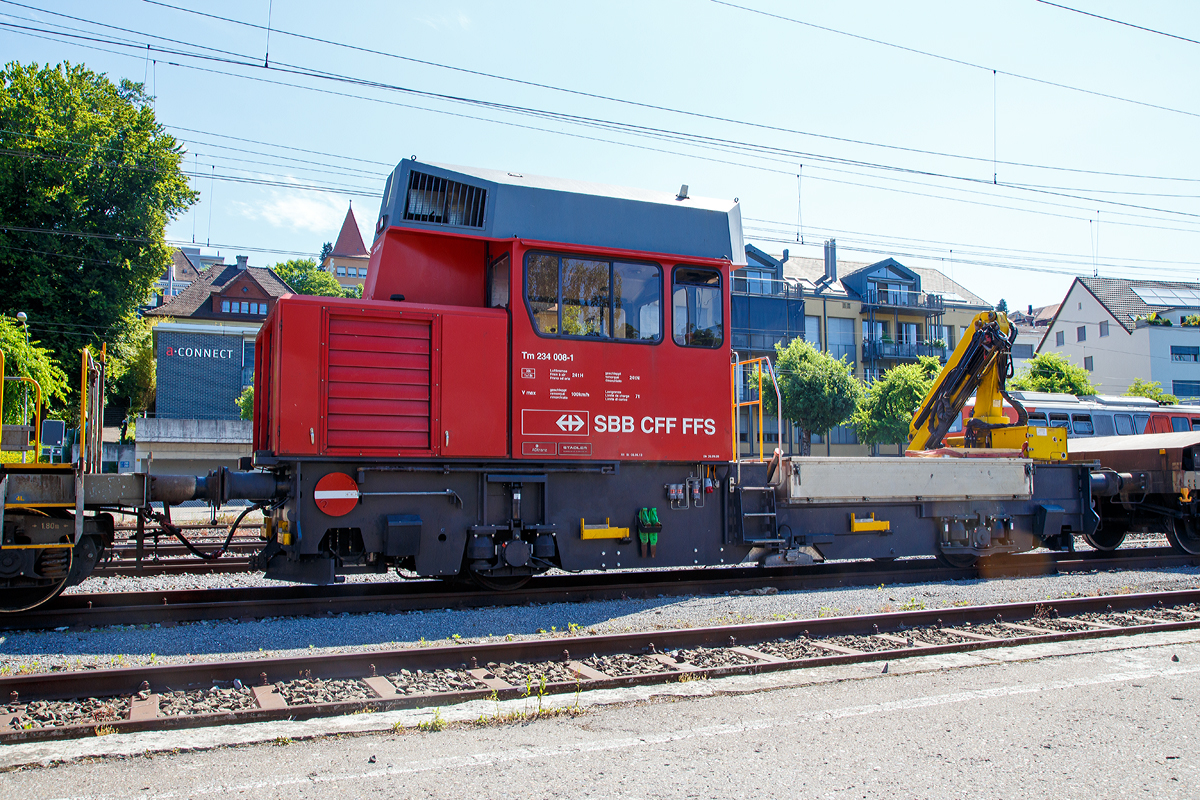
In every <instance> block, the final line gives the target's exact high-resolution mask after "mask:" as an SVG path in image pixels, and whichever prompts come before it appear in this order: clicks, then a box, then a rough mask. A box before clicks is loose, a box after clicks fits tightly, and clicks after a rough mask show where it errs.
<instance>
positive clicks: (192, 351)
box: [167, 345, 236, 359]
mask: <svg viewBox="0 0 1200 800" xmlns="http://www.w3.org/2000/svg"><path fill="white" fill-rule="evenodd" d="M235 352H236V351H234V350H230V349H228V348H225V349H219V348H218V349H213V348H211V347H172V346H170V345H167V358H172V357H175V358H222V359H230V358H233V356H234V353H235Z"/></svg>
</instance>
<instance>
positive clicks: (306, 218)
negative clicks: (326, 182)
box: [236, 191, 349, 237]
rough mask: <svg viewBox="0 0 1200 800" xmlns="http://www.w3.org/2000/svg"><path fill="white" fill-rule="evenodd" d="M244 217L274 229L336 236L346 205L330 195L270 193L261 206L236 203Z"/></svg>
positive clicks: (339, 198)
mask: <svg viewBox="0 0 1200 800" xmlns="http://www.w3.org/2000/svg"><path fill="white" fill-rule="evenodd" d="M236 205H237V207H238V208H239V210H240V211H241V212H242V214H244V215H245V216H246V217H248V218H250V219H255V220H262V221H263V222H266V223H267V224H268V225H273V226H275V227H277V228H288V229H290V230H295V231H309V232H311V233H317V234H320V235H322V236H326V237H328V236H329V235H331V234H332V235H336V234H337V232H338V230H339V229H340V228H341V225H342V219H343V218H344V217H345V216H346V208H347V207H348V205H349V203H348V202H347V201H346V199H345V198H342V197H338V196H337V195H333V194H318V193H316V192H296V193H294V194H293V193H285V192H279V191H272V192H271V198H270V199H269V200H267V201H266V202H263V203H257V204H255V203H247V202H244V201H239V202H237V203H236Z"/></svg>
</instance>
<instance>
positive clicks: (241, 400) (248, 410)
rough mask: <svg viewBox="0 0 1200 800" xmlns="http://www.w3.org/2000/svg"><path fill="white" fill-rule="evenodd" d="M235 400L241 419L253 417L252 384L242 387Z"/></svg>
mask: <svg viewBox="0 0 1200 800" xmlns="http://www.w3.org/2000/svg"><path fill="white" fill-rule="evenodd" d="M236 402H237V406H238V410H239V411H241V415H242V419H254V384H251V385H249V386H247V387H246V388H245V389H242V393H241V394H239V395H238V399H237V401H236Z"/></svg>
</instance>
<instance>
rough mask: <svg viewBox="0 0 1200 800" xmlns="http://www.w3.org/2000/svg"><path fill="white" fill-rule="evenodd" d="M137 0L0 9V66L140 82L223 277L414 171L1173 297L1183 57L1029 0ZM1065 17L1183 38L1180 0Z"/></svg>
mask: <svg viewBox="0 0 1200 800" xmlns="http://www.w3.org/2000/svg"><path fill="white" fill-rule="evenodd" d="M163 1H164V2H165V3H166V4H167V5H161V4H155V3H151V2H147V0H104V1H103V2H79V1H76V0H62V1H55V0H20V2H19V3H14V2H7V1H3V2H0V49H2V52H3V54H4V59H5V60H6V61H8V60H16V61H20V62H32V61H37V62H41V63H46V62H50V63H57V62H59V61H62V60H70V61H73V62H79V63H84V64H86V65H88V66H89V67H91V68H92V69H95V70H97V71H101V72H105V73H107V74H108V75H109V76H110V77H113V78H120V77H126V78H129V79H131V80H135V81H142V80H143V79H144V80H145V81H146V83H147V86H148V89H149V90H150V91H151V93H152V94H153V95H154V96H155V98H156V99H155V104H156V106H155V107H156V111H157V114H158V118H159V120H160V121H161V122H162V123H163V124H164V125H167V126H168V127H169V128H170V129H171V130H172V132H173V133H175V134H176V135H177V136H178V137H179V138H180V139H181V141H183V142H184V143H185V146H186V148H187V150H188V153H189V155H188V159H187V168H188V171H189V172H194V173H195V174H196V175H198V176H201V177H198V178H196V179H194V185H195V187H196V188H197V189H199V190H200V192H201V198H202V199H201V202H200V203H199V204H198V205H197V206H195V207H194V208H193V209H192V210H191V211H189V212H188V213H187V214H186V215H184V216H183V217H181V218H179V219H178V220H176V221H175V222H174V223H172V224H171V225H170V227H169V228H168V236H169V238H170V239H171V240H173V241H176V242H180V243H190V242H192V241H193V239H194V240H195V241H196V242H197V243H199V244H201V245H206V244H207V245H211V247H207V248H206V252H211V251H215V250H219V251H220V252H221V253H222V254H223V255H225V256H227V257H228V258H229V260H232V256H233V255H235V254H237V253H246V254H248V255H250V257H251V261H250V263H251V264H258V265H265V264H269V263H273V262H274V261H276V260H279V259H281V258H285V257H289V256H291V255H292V254H313V255H315V254H316V253H317V252H318V251H319V249H320V246H321V243H322V242H324V241H330V240H332V239H333V238H335V237H336V235H337V229H338V227H339V225H340V224H341V220H342V217H343V215H344V214H345V210H346V207H347V205H348V203H349V202H351V201H353V202H354V207H355V212H356V215H357V217H358V221H359V225H360V228H361V229H362V231H363V234H364V239H365V240H367V241H368V242H369V241H370V232H371V230H372V229H373V225H374V219H375V215H376V212H377V210H378V204H379V194H380V191H381V189H382V186H383V182H384V179H385V177H386V174H387V172H388V171H389V170H390V169H391V168H392V167H393V166H394V165H395V164H396V163H397V162H398V161H399V160H400V159H401V158H405V157H408V156H410V155H416V156H417V158H419V159H420V160H423V161H431V162H437V163H448V164H467V165H473V166H480V167H489V168H496V169H508V170H513V171H520V172H523V173H532V174H543V175H553V176H560V177H566V178H573V179H579V180H585V181H595V182H600V183H610V184H619V185H628V186H637V187H644V188H653V189H661V190H669V191H675V190H677V189H678V187H679V186H680V184H685V183H686V184H688V185H689V187H690V191H691V193H692V194H693V195H706V196H712V197H737V198H739V199H740V201H741V204H742V214H743V217H744V220H745V226H746V231H747V240H748V241H750V242H753V243H755V244H757V245H758V246H760V247H762V248H763V249H765V250H767V251H768V252H774V253H778V252H780V251H781V250H782V249H783V248H785V247H787V248H790V250H791V252H792V253H793V254H797V253H798V254H801V255H808V256H813V257H819V256H820V253H821V244H822V242H823V241H824V240H825V239H827V238H837V240H838V245H839V251H840V255H841V257H842V258H843V259H849V260H856V261H864V262H870V261H875V260H878V259H880V258H883V257H886V256H889V255H890V256H894V257H896V258H897V259H898V260H899V261H901V262H902V263H906V264H909V265H912V266H934V267H938V268H940V269H942V270H943V271H945V272H947V273H949V274H951V275H952V276H953V277H954V278H955V279H956V280H958V281H959V282H961V283H963V284H964V285H966V286H967V287H968V288H969V289H971V290H972V291H974V292H975V293H977V294H979V295H981V296H983V297H984V298H986V299H988V300H990V301H992V302H995V301H997V300H999V299H1000V298H1001V297H1003V298H1005V299H1006V300H1007V301H1008V303H1009V305H1010V306H1014V307H1017V306H1024V305H1026V304H1032V305H1043V304H1048V303H1054V302H1057V301H1058V300H1060V299H1061V298H1062V296H1063V294H1064V293H1065V290H1066V288H1067V286H1068V285H1069V283H1070V280H1071V276H1072V275H1075V274H1092V272H1093V270H1095V271H1097V272H1098V273H1099V274H1100V275H1102V276H1122V277H1146V278H1155V279H1175V280H1200V256H1198V255H1197V248H1196V246H1195V245H1196V242H1197V240H1198V237H1197V234H1198V233H1200V202H1197V199H1198V197H1200V165H1198V164H1197V160H1198V159H1197V154H1196V147H1195V142H1196V141H1197V133H1200V97H1198V84H1197V82H1196V80H1195V76H1196V74H1197V63H1198V61H1200V45H1198V44H1193V43H1189V42H1184V41H1179V40H1176V39H1171V38H1168V37H1164V36H1160V35H1155V34H1153V33H1149V32H1145V31H1140V30H1134V29H1132V28H1129V27H1125V26H1120V25H1116V24H1113V23H1111V22H1105V21H1101V20H1097V19H1094V18H1090V17H1086V16H1083V15H1081V14H1077V13H1072V12H1071V11H1067V10H1064V9H1061V8H1056V7H1053V6H1051V5H1048V4H1045V3H1039V2H1036V0H1009V2H996V1H993V2H974V3H961V2H932V1H930V2H921V1H920V0H914V1H913V2H908V3H895V2H875V1H874V0H845V1H844V2H838V3H829V2H824V3H816V2H783V1H782V0H731V2H733V3H734V5H737V6H742V8H737V7H732V6H730V5H724V4H721V3H716V2H712V0H650V1H649V2H645V1H643V2H619V1H611V0H610V1H609V2H573V3H550V2H510V3H502V4H501V3H484V2H461V3H455V2H444V3H441V4H438V5H434V4H429V3H414V2H345V1H344V2H341V3H328V2H309V1H308V0H241V2H227V1H226V0H207V1H206V2H203V3H202V2H200V1H199V0H163ZM1063 4H1064V5H1067V6H1071V7H1073V8H1077V9H1082V10H1086V11H1089V12H1092V13H1095V14H1101V15H1105V16H1110V17H1114V18H1117V19H1121V20H1124V21H1127V22H1131V23H1135V24H1138V25H1143V26H1146V27H1149V28H1155V29H1158V30H1161V31H1166V32H1170V33H1173V34H1176V35H1179V36H1184V37H1190V38H1193V39H1197V40H1200V5H1197V4H1194V3H1185V2H1153V1H1152V2H1142V3H1137V4H1129V3H1118V2H1109V1H1107V0H1104V1H1101V0H1064V3H1063ZM167 6H177V7H178V8H180V9H192V10H202V11H204V12H205V13H207V14H212V15H216V16H220V17H227V18H229V19H230V20H236V21H237V22H240V23H246V24H237V23H236V22H227V21H222V20H218V19H213V18H209V17H203V16H199V15H196V14H193V13H188V12H187V11H183V10H178V9H175V8H170V7H167ZM34 9H37V10H34ZM748 9H749V10H748ZM47 12H57V13H58V14H60V15H70V16H72V17H76V18H78V19H68V18H66V17H63V16H54V15H53V14H50V13H47ZM268 12H269V13H270V27H271V29H272V32H271V33H270V38H269V41H268V36H267V32H266V30H264V29H263V27H264V26H266V25H267V22H268ZM760 12H765V13H760ZM769 15H775V16H769ZM783 18H788V19H783ZM4 23H7V25H5V24H4ZM96 23H102V24H103V25H108V26H114V27H108V28H105V27H101V26H99V25H97V24H96ZM801 23H808V24H801ZM17 26H21V27H17ZM52 26H66V27H58V28H52ZM814 26H821V27H823V28H825V29H826V30H822V29H821V28H819V27H814ZM22 28H23V29H24V30H23V31H22ZM116 28H123V29H127V30H117V29H116ZM30 29H33V30H30ZM49 30H57V31H59V32H60V34H61V33H69V34H73V35H76V36H86V37H89V39H87V40H84V39H66V38H62V37H61V36H59V37H54V36H51V37H49V38H47V33H46V32H47V31H49ZM30 34H33V35H30ZM292 34H301V35H305V36H310V37H316V38H321V39H328V40H332V41H335V42H339V43H345V44H352V45H354V46H355V47H358V48H365V49H368V50H376V51H380V53H379V54H375V53H367V52H362V51H361V50H353V49H349V48H347V47H342V46H336V45H330V44H324V43H318V42H313V41H310V40H305V39H302V38H298V37H297V36H294V35H292ZM847 34H850V35H847ZM151 36H156V37H161V38H157V39H156V38H150V37H151ZM38 37H41V38H38ZM855 37H859V38H855ZM95 39H103V40H105V41H94V40H95ZM866 39H875V40H878V41H867V40H866ZM118 42H124V43H127V44H130V45H132V46H129V47H123V46H121V45H120V44H119V43H118ZM146 43H150V44H151V45H152V48H151V49H149V50H147V48H146V46H145V45H146ZM885 43H886V44H885ZM889 45H897V46H899V47H897V46H889ZM89 48H93V49H89ZM94 48H103V51H100V50H97V49H94ZM268 48H269V63H270V65H271V68H270V69H264V68H263V67H262V62H263V60H264V58H265V57H266V53H267V51H268ZM901 48H909V49H907V50H906V49H901ZM914 50H918V51H925V53H924V54H922V53H917V52H913V51H914ZM104 51H112V52H104ZM168 51H173V52H168ZM387 54H390V55H387ZM199 56H204V57H205V58H201V57H199ZM392 56H402V57H404V58H395V57H392ZM214 59H225V61H221V60H214ZM412 59H415V60H417V61H427V62H433V63H430V64H422V63H417V61H414V60H412ZM228 62H236V63H228ZM958 62H966V63H958ZM439 65H440V66H439ZM992 69H994V70H997V73H996V74H995V75H993V73H992V72H991V71H990V70H992ZM297 72H303V73H305V74H297ZM314 72H322V73H326V74H329V75H331V76H335V77H336V78H337V79H336V80H328V79H322V78H319V77H315V76H314V75H313V73H314ZM477 73H487V74H489V75H491V76H497V77H488V76H486V75H482V74H477ZM502 78H506V79H510V80H504V79H502ZM347 79H350V80H349V81H348V80H347ZM364 84H370V85H364ZM530 84H542V85H543V86H534V85H530ZM1052 84H1061V86H1055V85H1052ZM550 87H555V88H550ZM1067 87H1071V88H1067ZM400 89H404V90H415V92H419V93H414V91H400ZM562 90H568V91H562ZM1080 90H1083V91H1080ZM1089 92H1090V94H1089ZM1099 94H1105V95H1111V96H1112V97H1101V96H1098V95H1099ZM435 95H436V96H435ZM588 95H598V96H602V97H597V96H588ZM604 98H609V99H604ZM1118 98H1120V99H1118ZM464 100H465V101H469V102H464ZM480 101H482V102H480ZM619 101H625V102H619ZM639 104H640V105H639ZM501 106H504V107H509V108H502V107H501ZM1156 106H1157V107H1156ZM547 112H548V114H549V115H548V114H547ZM676 112H687V113H676ZM550 115H552V116H550ZM699 137H704V138H699ZM305 151H307V152H305ZM915 151H922V152H915ZM993 159H995V161H994V162H993ZM1101 173H1104V174H1101ZM798 175H799V176H800V177H799V178H798V177H797V176H798ZM211 176H217V177H216V178H213V177H211ZM993 177H994V179H995V184H993V182H992V181H993ZM1102 201H1103V202H1102Z"/></svg>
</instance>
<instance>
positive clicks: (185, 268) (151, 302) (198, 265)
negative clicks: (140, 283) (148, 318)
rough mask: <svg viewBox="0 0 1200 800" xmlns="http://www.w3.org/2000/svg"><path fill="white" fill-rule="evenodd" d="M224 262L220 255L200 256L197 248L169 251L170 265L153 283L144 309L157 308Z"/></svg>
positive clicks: (181, 248)
mask: <svg viewBox="0 0 1200 800" xmlns="http://www.w3.org/2000/svg"><path fill="white" fill-rule="evenodd" d="M224 261H225V259H224V258H222V257H221V254H220V253H218V254H217V255H215V256H205V255H201V254H200V248H199V247H177V248H175V249H174V250H172V251H171V264H170V265H169V266H168V267H167V268H166V269H165V270H163V274H162V277H160V278H159V279H158V280H157V281H155V282H154V288H153V289H152V290H151V291H150V297H149V298H148V300H147V302H146V308H157V307H158V306H161V305H162V304H163V303H164V302H166V301H168V300H170V299H171V298H172V297H175V296H177V295H179V294H181V293H182V292H183V290H184V289H186V288H187V287H189V286H191V285H192V282H193V281H195V280H196V279H197V278H198V277H199V276H200V273H201V272H203V271H204V270H206V269H208V268H209V267H211V266H213V265H214V264H222V263H224Z"/></svg>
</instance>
